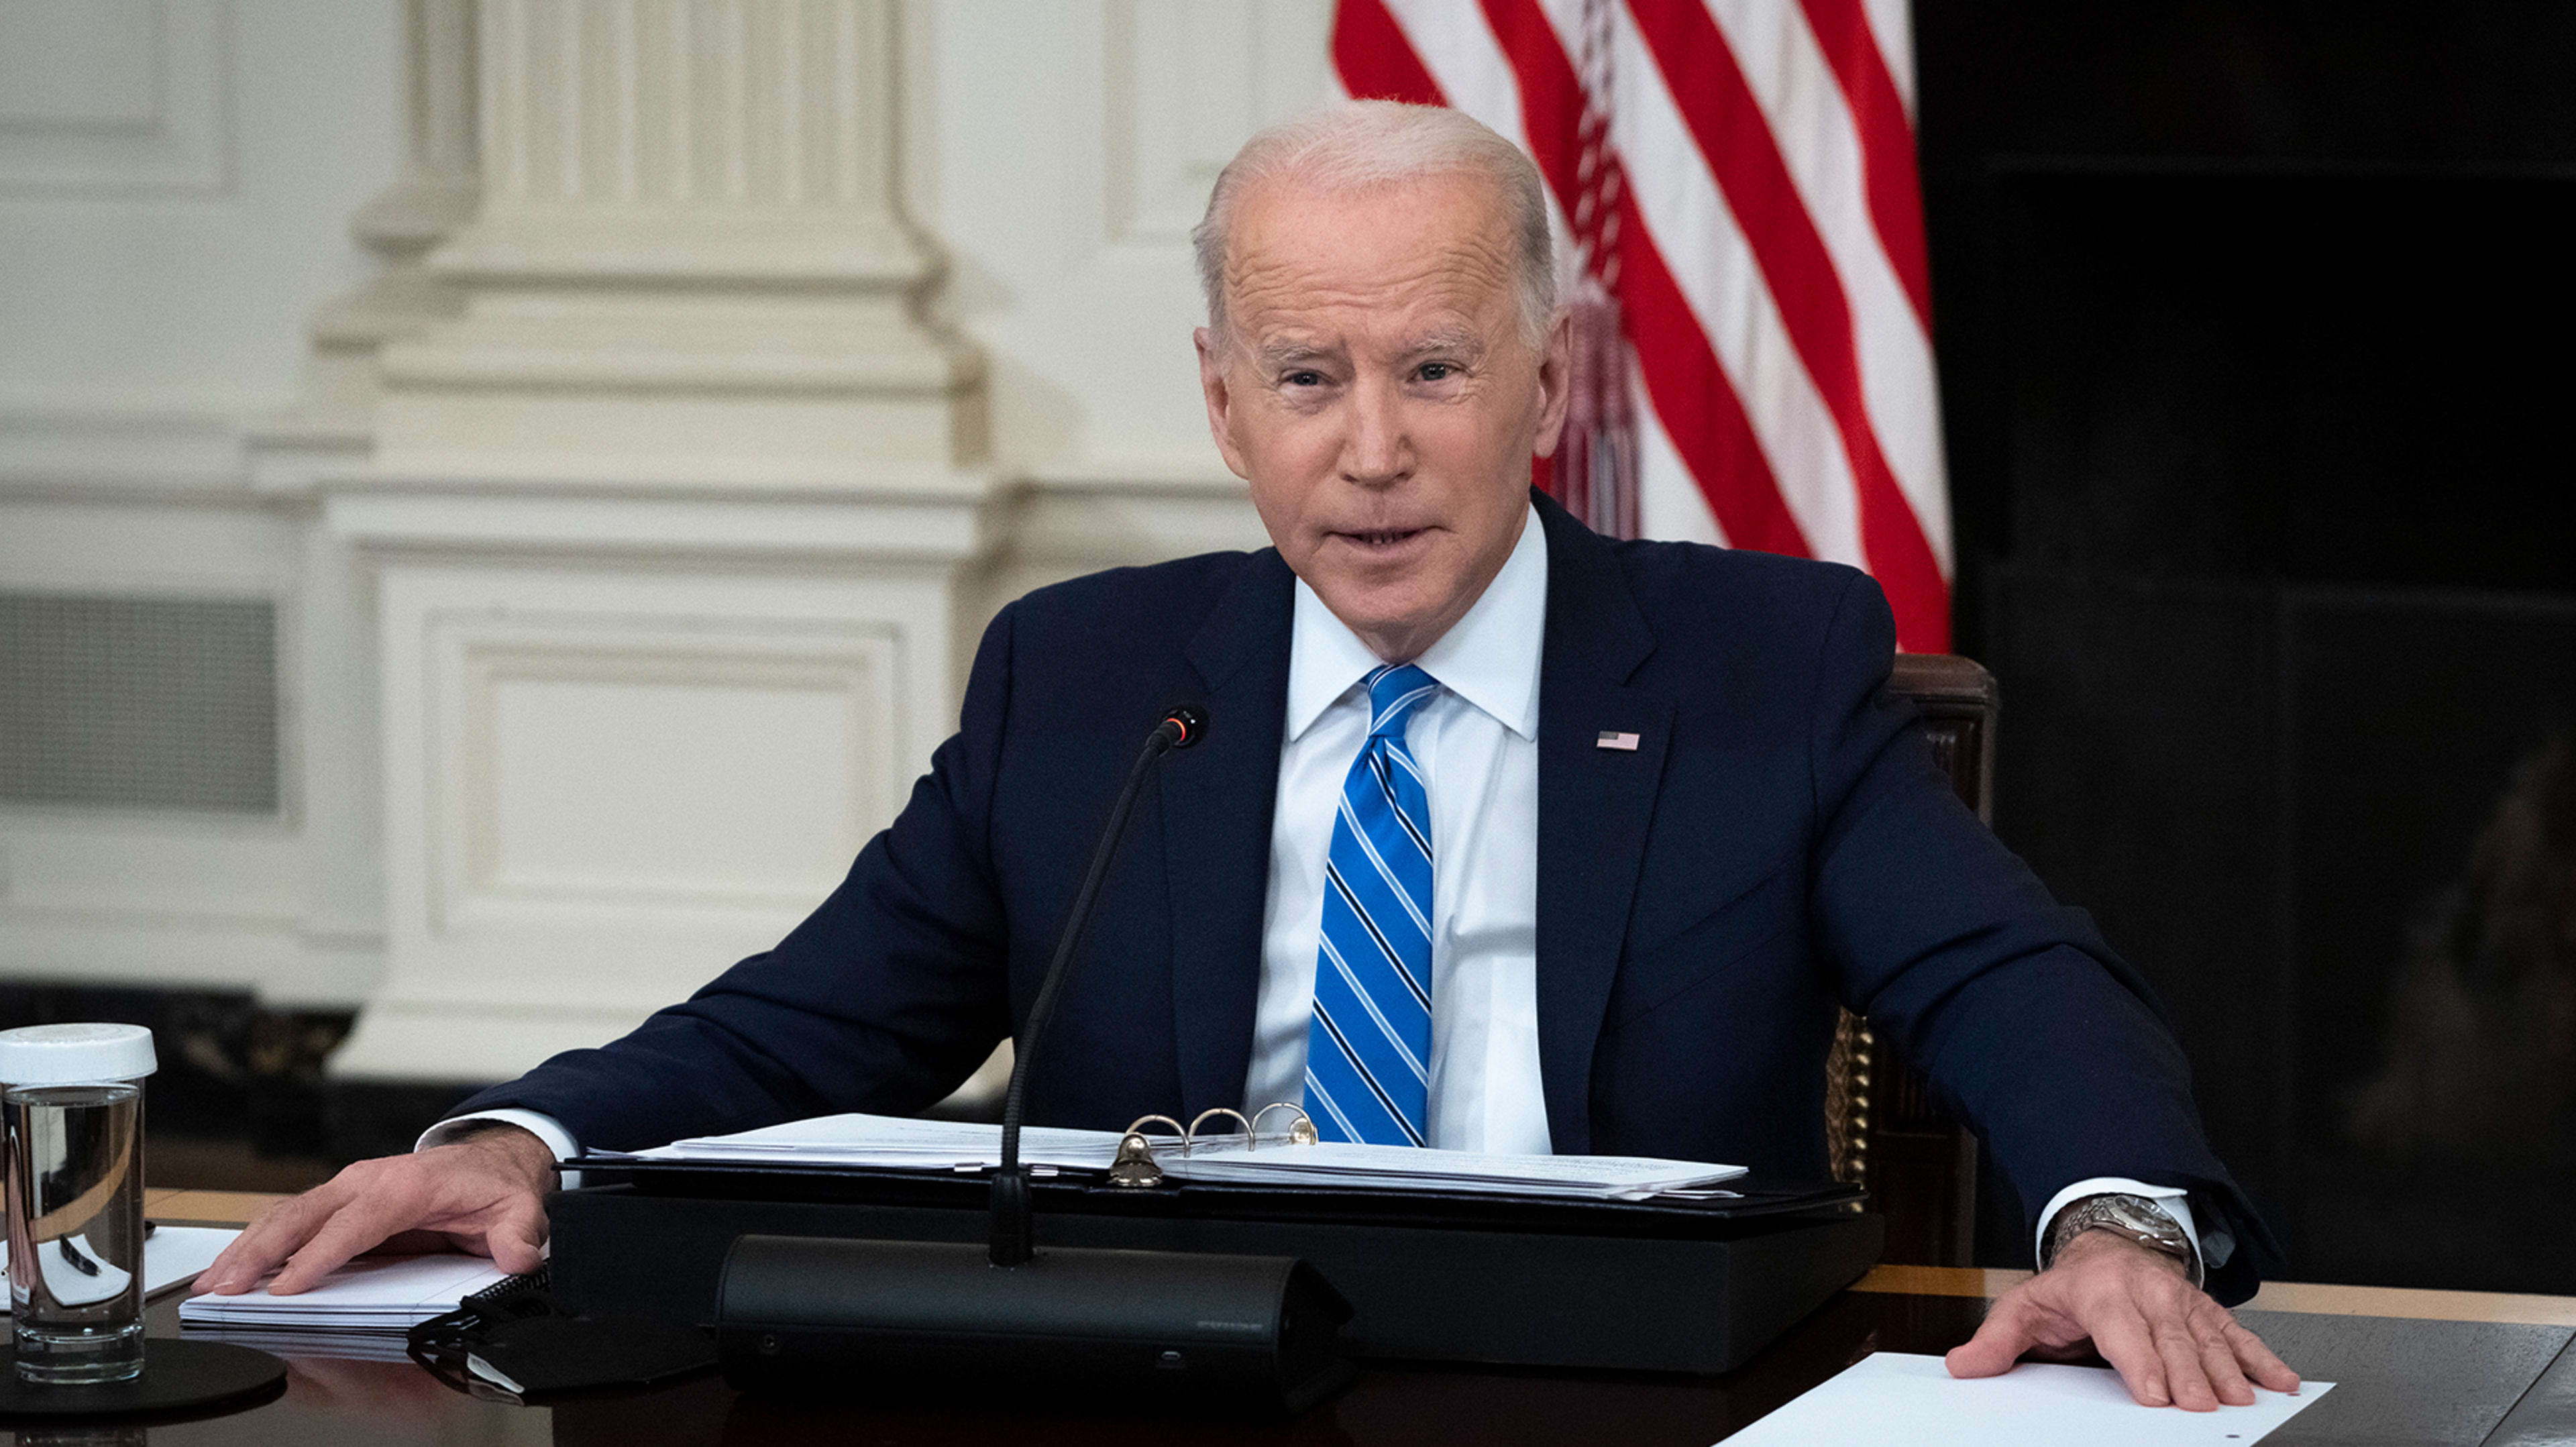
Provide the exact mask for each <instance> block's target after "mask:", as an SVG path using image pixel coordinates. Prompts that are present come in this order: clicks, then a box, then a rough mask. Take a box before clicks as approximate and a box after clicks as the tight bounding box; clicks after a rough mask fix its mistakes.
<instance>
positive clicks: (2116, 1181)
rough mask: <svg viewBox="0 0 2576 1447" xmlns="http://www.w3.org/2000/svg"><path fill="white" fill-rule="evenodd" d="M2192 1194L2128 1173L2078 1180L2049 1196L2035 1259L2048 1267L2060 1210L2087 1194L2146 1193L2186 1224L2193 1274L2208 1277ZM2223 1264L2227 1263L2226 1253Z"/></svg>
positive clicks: (2034, 1243)
mask: <svg viewBox="0 0 2576 1447" xmlns="http://www.w3.org/2000/svg"><path fill="white" fill-rule="evenodd" d="M2190 1194H2191V1193H2190V1192H2188V1191H2185V1190H2183V1189H2182V1188H2180V1187H2178V1186H2150V1185H2148V1184H2146V1183H2145V1182H2143V1181H2133V1180H2130V1179H2129V1178H2128V1177H2126V1176H2095V1177H2093V1178H2092V1179H2091V1180H2086V1181H2077V1182H2076V1183H2075V1184H2074V1185H2071V1186H2069V1187H2067V1188H2066V1189H2065V1190H2063V1191H2060V1192H2058V1193H2057V1194H2056V1195H2054V1196H2051V1197H2049V1198H2048V1209H2046V1210H2044V1211H2042V1212H2040V1213H2039V1234H2038V1235H2037V1236H2036V1237H2035V1238H2033V1239H2032V1241H2031V1244H2030V1254H2031V1260H2032V1262H2033V1263H2034V1264H2036V1265H2037V1266H2038V1267H2039V1268H2040V1269H2042V1270H2046V1269H2047V1267H2048V1261H2047V1251H2048V1228H2049V1227H2051V1226H2054V1225H2056V1224H2057V1213H2058V1212H2060V1211H2063V1210H2065V1209H2066V1208H2067V1207H2069V1206H2072V1205H2074V1204H2075V1203H2076V1202H2078V1201H2081V1200H2083V1199H2084V1198H2085V1197H2087V1196H2113V1195H2118V1196H2144V1197H2146V1198H2147V1199H2148V1200H2150V1201H2153V1202H2155V1203H2156V1209H2158V1210H2160V1211H2162V1212H2164V1213H2165V1214H2166V1215H2168V1216H2171V1217H2173V1219H2174V1224H2175V1225H2177V1226H2180V1227H2181V1228H2182V1234H2183V1239H2184V1240H2187V1241H2189V1242H2190V1243H2191V1256H2192V1275H2193V1276H2195V1277H2198V1278H2200V1279H2202V1280H2207V1279H2208V1276H2209V1270H2208V1268H2209V1262H2208V1260H2207V1259H2206V1258H2205V1257H2204V1256H2203V1255H2202V1253H2201V1245H2200V1228H2199V1227H2198V1226H2197V1225H2195V1224H2194V1223H2193V1221H2192V1219H2191V1202H2190V1201H2188V1200H2186V1199H2184V1198H2185V1197H2187V1196H2189V1195H2190ZM2220 1264H2222V1265H2223V1264H2225V1258H2224V1257H2222V1258H2221V1259H2220Z"/></svg>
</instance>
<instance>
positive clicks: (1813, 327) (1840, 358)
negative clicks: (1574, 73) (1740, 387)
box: [1629, 0, 1950, 652]
mask: <svg viewBox="0 0 2576 1447" xmlns="http://www.w3.org/2000/svg"><path fill="white" fill-rule="evenodd" d="M1629 11H1630V13H1631V14H1632V15H1634V16H1635V18H1636V22H1637V30H1638V33H1639V34H1640V35H1642V36H1643V37H1644V39H1645V42H1646V49H1647V52H1648V53H1649V54H1651V55H1652V56H1653V57H1654V59H1655V64H1656V66H1657V67H1658V68H1659V69H1661V70H1662V71H1663V73H1664V84H1665V88H1666V89H1667V90H1668V91H1669V92H1670V93H1671V95H1672V98H1673V103H1674V105H1675V107H1676V108H1677V109H1679V110H1680V112H1681V116H1682V120H1683V123H1684V124H1686V125H1687V126H1689V128H1690V132H1691V136H1692V138H1693V139H1694V140H1696V141H1697V142H1698V144H1699V150H1700V154H1701V156H1702V157H1704V158H1705V159H1706V160H1707V162H1708V166H1709V169H1710V171H1711V172H1713V173H1714V174H1715V175H1716V177H1717V184H1718V189H1719V190H1720V191H1722V192H1724V193H1725V196H1726V203H1727V209H1728V210H1730V211H1732V212H1733V213H1734V215H1735V220H1736V224H1737V225H1738V226H1739V227H1741V228H1742V229H1743V231H1744V239H1745V240H1746V241H1747V242H1748V243H1750V244H1751V245H1752V248H1753V259H1754V263H1755V264H1756V265H1757V266H1759V267H1760V268H1761V270H1762V276H1763V280H1764V281H1765V282H1766V283H1768V285H1769V287H1770V291H1771V298H1772V301H1773V302H1774V303H1775V304H1776V305H1777V306H1778V307H1779V309H1780V319H1781V321H1782V322H1783V323H1784V324H1785V325H1786V326H1787V327H1788V329H1789V340H1790V344H1791V345H1792V346H1794V347H1796V348H1797V351H1798V357H1799V359H1800V360H1801V361H1803V362H1805V363H1806V364H1807V374H1808V376H1809V377H1810V378H1811V379H1812V380H1813V381H1814V383H1815V387H1816V391H1817V394H1818V395H1819V396H1821V397H1822V398H1823V399H1824V403H1825V410H1826V411H1827V412H1829V413H1831V414H1832V416H1833V419H1834V425H1835V428H1836V430H1837V431H1839V432H1840V433H1841V434H1842V440H1843V452H1844V454H1845V455H1846V456H1847V457H1848V458H1849V459H1850V461H1851V470H1852V479H1853V481H1854V483H1855V484H1857V487H1858V491H1859V507H1860V542H1861V551H1862V553H1863V554H1864V555H1865V556H1866V557H1867V558H1868V560H1869V571H1870V572H1871V574H1872V575H1874V576H1875V577H1876V578H1877V579H1878V581H1879V585H1880V586H1881V587H1883V588H1885V589H1886V590H1887V598H1888V602H1889V604H1890V605H1891V606H1892V607H1893V608H1894V610H1895V613H1896V628H1897V640H1898V642H1899V644H1900V645H1902V646H1903V647H1905V648H1907V649H1909V650H1913V651H1917V652H1921V651H1927V650H1929V651H1938V650H1939V649H1941V648H1945V647H1947V646H1948V636H1949V613H1950V606H1949V604H1950V600H1949V588H1948V586H1947V585H1946V584H1944V583H1943V582H1942V580H1941V568H1940V565H1939V563H1938V562H1936V561H1935V560H1934V559H1933V556H1932V545H1931V543H1930V542H1929V541H1927V540H1926V539H1925V537H1924V535H1923V527H1922V525H1921V524H1920V523H1918V522H1917V521H1916V520H1915V517H1914V511H1913V509H1912V508H1911V507H1909V506H1907V504H1906V501H1905V494H1904V493H1903V491H1901V490H1900V489H1899V488H1898V487H1897V485H1896V476H1895V474H1894V473H1893V472H1891V471H1890V470H1889V469H1888V465H1887V457H1886V454H1885V453H1883V452H1882V451H1880V449H1879V445H1878V434H1877V433H1876V432H1875V431H1873V430H1871V428H1870V425H1869V413H1868V410H1867V407H1866V405H1865V404H1864V402H1863V400H1862V395H1861V385H1860V358H1859V356H1858V354H1857V350H1856V348H1855V345H1854V342H1853V329H1852V317H1851V306H1850V303H1849V302H1848V301H1846V300H1845V298H1844V296H1843V289H1842V279H1841V278H1840V277H1839V276H1838V275H1837V274H1836V273H1835V271H1834V264H1833V258H1832V256H1831V255H1830V254H1829V253H1828V252H1827V251H1826V250H1825V242H1824V238H1823V237H1822V236H1820V235H1818V234H1817V232H1816V225H1815V221H1814V220H1813V218H1811V217H1809V216H1808V214H1807V209H1806V205H1805V203H1804V202H1802V201H1801V200H1800V199H1799V197H1798V191H1797V187H1796V186H1795V185H1794V184H1792V183H1791V181H1790V179H1789V168H1788V165H1787V163H1785V162H1784V161H1782V160H1781V158H1780V147H1779V142H1778V140H1777V138H1775V137H1774V136H1773V135H1772V134H1771V123H1770V121H1769V120H1767V119H1766V118H1764V116H1763V114H1762V107H1761V104H1760V103H1759V102H1758V101H1756V100H1755V99H1754V98H1753V89H1752V87H1751V86H1750V85H1748V84H1746V82H1745V79H1744V72H1743V70H1742V69H1741V68H1740V67H1739V66H1738V65H1737V64H1736V59H1735V52H1734V50H1733V49H1732V48H1731V47H1730V46H1728V45H1727V43H1726V37H1725V36H1724V35H1722V34H1720V33H1719V31H1718V28H1717V21H1716V20H1715V19H1713V18H1712V17H1711V16H1710V15H1709V13H1708V10H1707V8H1706V7H1705V6H1704V5H1703V4H1701V3H1700V0H1630V4H1629ZM1630 325H1631V327H1632V329H1633V327H1634V326H1635V321H1634V320H1633V319H1632V321H1631V323H1630ZM1657 413H1658V415H1660V416H1667V417H1668V416H1669V415H1670V414H1668V413H1665V412H1663V410H1662V409H1661V408H1660V407H1659V408H1658V409H1657Z"/></svg>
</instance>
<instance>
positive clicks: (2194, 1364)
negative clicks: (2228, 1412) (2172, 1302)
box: [2153, 1317, 2234, 1412]
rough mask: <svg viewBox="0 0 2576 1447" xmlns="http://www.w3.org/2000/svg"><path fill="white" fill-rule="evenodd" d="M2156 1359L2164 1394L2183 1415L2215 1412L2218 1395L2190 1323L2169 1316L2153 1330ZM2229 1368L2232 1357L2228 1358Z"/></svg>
mask: <svg viewBox="0 0 2576 1447" xmlns="http://www.w3.org/2000/svg"><path fill="white" fill-rule="evenodd" d="M2153 1332H2154V1337H2155V1344H2156V1357H2157V1359H2158V1360H2159V1361H2161V1362H2162V1363H2163V1364H2164V1369H2165V1392H2166V1394H2167V1395H2168V1396H2170V1397H2171V1398H2172V1399H2173V1404H2174V1405H2175V1406H2177V1407H2180V1408H2182V1409H2183V1410H2184V1411H2186V1412H2215V1411H2217V1410H2218V1392H2217V1390H2216V1389H2215V1388H2213V1387H2211V1386H2210V1384H2209V1371H2208V1368H2207V1367H2205V1366H2204V1365H2203V1364H2202V1362H2201V1356H2200V1348H2201V1340H2200V1338H2199V1337H2198V1336H2197V1335H2195V1334H2193V1332H2192V1330H2191V1327H2190V1325H2189V1323H2187V1322H2183V1321H2178V1320H2175V1319H2173V1318H2171V1317H2167V1318H2166V1319H2164V1320H2162V1321H2159V1322H2157V1323H2156V1325H2155V1327H2154V1328H2153ZM2229 1361H2230V1365H2231V1366H2232V1365H2233V1363H2234V1358H2233V1357H2232V1356H2231V1357H2230V1358H2229Z"/></svg>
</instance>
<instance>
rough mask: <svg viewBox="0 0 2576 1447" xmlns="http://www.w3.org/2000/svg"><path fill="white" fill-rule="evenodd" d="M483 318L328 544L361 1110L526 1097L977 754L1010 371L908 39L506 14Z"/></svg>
mask: <svg viewBox="0 0 2576 1447" xmlns="http://www.w3.org/2000/svg"><path fill="white" fill-rule="evenodd" d="M475 21H476V24H475V31H474V39H475V69H476V88H475V93H476V96H477V109H476V130H477V134H478V136H479V140H478V143H477V154H478V157H479V160H478V164H477V167H476V174H477V176H478V199H477V205H476V210H475V213H474V215H473V217H472V219H471V220H470V221H469V222H468V223H467V224H465V225H464V226H463V227H462V228H461V229H459V230H457V231H456V232H455V233H454V234H453V235H452V236H449V237H448V238H447V239H445V240H444V241H443V242H441V243H439V244H438V245H436V246H435V247H433V248H432V249H431V250H430V251H429V252H428V255H427V257H426V260H425V263H424V265H425V268H426V272H427V274H428V275H429V276H430V277H431V278H433V279H434V280H435V282H436V283H437V284H438V285H441V286H444V287H447V288H451V289H452V290H453V292H454V294H455V295H456V297H457V299H458V304H457V307H456V309H455V311H454V313H453V314H452V315H450V316H447V317H444V318H442V319H438V320H435V321H433V322H431V323H430V324H429V325H427V326H426V327H424V328H422V329H420V330H418V331H417V332H415V333H412V334H409V335H406V336H403V337H400V338H395V339H392V340H390V341H388V342H387V344H386V345H385V346H384V347H383V349H382V352H381V355H380V358H379V361H378V363H377V366H376V368H375V380H376V385H377V387H378V389H379V395H378V399H377V401H376V403H375V411H374V423H373V429H372V441H373V447H374V453H373V462H372V464H371V465H370V467H369V468H368V469H367V470H366V472H365V474H364V475H363V476H360V477H355V478H351V479H349V480H347V481H345V482H339V483H333V484H330V485H329V486H328V489H327V492H328V496H327V499H326V503H325V510H324V517H325V520H326V523H327V526H328V527H329V529H330V530H331V532H332V533H333V534H334V535H335V536H336V537H339V538H341V539H344V540H346V542H347V543H348V545H349V546H351V547H352V548H354V549H355V550H356V551H357V554H358V556H359V557H360V559H361V560H362V562H363V563H364V565H365V566H366V568H367V569H368V571H369V574H370V576H371V577H372V578H373V580H374V584H375V587H374V602H375V620H376V642H377V647H378V650H379V652H380V656H381V682H380V687H379V688H378V690H377V694H376V699H377V705H378V711H379V714H380V726H381V734H380V738H381V747H382V755H383V758H382V769H383V793H382V798H383V803H384V832H383V839H384V855H385V872H386V902H387V943H388V963H387V970H386V976H385V982H384V985H383V986H382V988H381V989H380V990H379V991H378V992H377V993H376V995H375V996H374V997H373V998H372V999H371V1000H370V1002H369V1004H368V1006H367V1008H366V1010H365V1011H364V1013H363V1014H362V1016H361V1018H360V1022H359V1027H358V1029H357V1031H356V1033H355V1034H354V1035H353V1036H352V1037H351V1040H350V1042H349V1043H348V1044H347V1045H346V1046H345V1047H344V1048H343V1049H342V1051H341V1053H340V1054H339V1055H338V1056H337V1057H335V1059H334V1061H333V1065H332V1069H333V1072H334V1074H335V1075H337V1076H339V1077H340V1078H343V1079H350V1080H366V1079H379V1080H387V1079H393V1080H412V1081H419V1080H459V1081H470V1080H490V1079H502V1078H507V1077H509V1076H511V1075H515V1074H517V1073H518V1072H520V1071H522V1070H524V1069H526V1068H527V1067H528V1066H530V1065H533V1064H535V1063H536V1062H537V1061H538V1060H539V1059H541V1058H543V1057H544V1056H545V1055H547V1054H550V1053H552V1052H554V1051H556V1050H561V1049H567V1048H572V1047H575V1046H582V1045H592V1044H597V1043H600V1042H601V1041H603V1040H605V1039H607V1038H609V1037H611V1036H613V1035H615V1034H618V1033H620V1032H622V1031H623V1030H625V1029H627V1028H629V1027H631V1026H632V1025H633V1024H634V1023H635V1022H636V1021H638V1020H640V1019H641V1018H642V1016H643V1015H644V1014H645V1013H647V1012H648V1011H650V1010H651V1009H653V1008H654V1007H656V1006H659V1005H661V1004H665V1003H668V1002H670V1001H672V1000H676V999H678V998H680V997H681V996H683V995H685V994H686V993H688V991H689V990H691V989H692V988H694V987H695V986H697V985H698V984H700V983H703V982H704V981H705V980H706V979H708V978H710V977H711V976H713V975H714V974H715V973H717V972H718V971H719V970H721V969H723V968H724V967H725V966H727V965H729V964H730V963H732V962H733V960H734V959H736V958H737V957H739V956H741V955H744V954H748V953H751V952H753V951H755V950H759V949H762V948H765V947H767V946H768V945H769V944H771V943H773V942H774V941H775V940H776V939H777V937H778V936H779V935H780V934H782V933H784V932H785V931H786V930H787V929H788V928H790V927H792V926H793V924H794V923H795V922H796V920H797V919H799V918H801V917H802V915H803V914H804V913H805V912H806V911H808V910H810V909H811V908H812V907H813V906H814V905H815V904H816V903H817V902H819V901H820V900H821V899H822V897H823V896H824V895H825V894H826V893H828V892H829V891H830V889H831V888H832V887H833V885H834V884H835V883H836V882H837V881H838V879H839V876H840V874H841V872H842V871H843V870H844V869H846V868H847V866H848V863H849V860H850V858H851V856H852V855H853V854H855V853H856V851H857V850H858V848H859V847H860V845H861V844H863V843H864V842H865V840H866V839H867V838H868V836H869V835H870V834H872V833H873V832H874V831H875V830H876V829H878V828H879V827H881V826H882V825H883V824H884V823H886V822H887V821H888V820H890V819H891V818H892V817H893V814H894V811H895V810H896V808H898V807H899V806H900V804H901V802H902V800H903V798H904V796H905V794H906V792H907V790H908V788H909V785H910V782H911V779H912V778H913V776H914V775H915V774H917V773H918V772H919V771H920V769H921V768H922V766H923V765H924V764H925V763H926V762H927V760H928V757H929V754H930V750H931V748H932V747H933V746H934V745H935V744H936V743H937V741H938V740H939V738H940V737H942V736H943V735H944V734H945V732H946V731H947V729H948V728H949V727H950V726H951V721H952V720H953V717H954V708H955V699H956V688H957V680H956V677H955V672H954V657H955V654H956V652H957V651H958V646H959V644H958V637H957V632H958V629H957V620H958V616H959V613H960V610H961V606H962V605H961V600H960V593H961V588H962V587H963V586H964V583H963V581H962V580H965V579H968V578H970V577H972V576H973V575H974V574H975V572H976V571H977V570H978V569H979V568H980V567H981V566H982V565H983V560H984V559H986V558H987V557H988V556H989V554H990V553H991V552H992V548H993V544H992V541H991V537H992V532H993V528H994V526H995V523H994V515H995V514H994V507H993V504H992V498H993V495H994V493H995V488H994V485H993V482H992V479H991V477H990V476H989V475H988V474H987V472H986V471H985V470H984V469H983V467H982V466H981V458H982V455H983V442H982V437H983V421H982V415H981V399H982V378H981V369H980V366H979V363H978V361H977V357H976V354H975V352H974V351H973V349H971V348H970V347H968V346H966V345H964V344H962V343H960V342H958V341H957V340H955V339H953V338H952V337H950V336H948V335H946V334H944V333H943V332H942V331H941V330H940V329H938V328H936V327H934V326H932V325H929V324H927V323H925V322H924V320H923V319H922V318H923V314H924V313H923V308H924V304H925V301H926V299H927V297H928V294H929V292H930V290H931V288H932V287H933V286H934V285H935V284H936V281H937V279H938V276H939V263H938V258H937V255H936V253H935V252H934V250H933V249H932V248H931V247H930V246H929V245H928V244H926V243H925V242H924V241H923V240H922V238H921V237H920V236H919V235H918V234H917V233H916V232H915V231H914V229H913V228H912V227H911V226H910V225H909V224H908V223H907V221H906V220H905V218H904V217H903V215H902V214H901V211H900V209H899V206H898V204H897V201H896V195H897V191H896V185H895V182H896V175H895V164H894V155H895V151H894V146H893V137H894V129H895V118H896V116H897V114H898V111H897V108H896V95H895V84H894V81H895V76H894V68H893V58H894V54H895V41H896V28H895V21H896V16H895V13H894V8H893V6H892V5H891V4H890V3H889V0H482V3H481V4H479V5H478V6H477V7H476V11H475Z"/></svg>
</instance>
